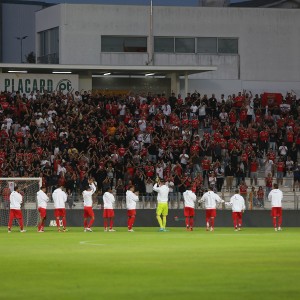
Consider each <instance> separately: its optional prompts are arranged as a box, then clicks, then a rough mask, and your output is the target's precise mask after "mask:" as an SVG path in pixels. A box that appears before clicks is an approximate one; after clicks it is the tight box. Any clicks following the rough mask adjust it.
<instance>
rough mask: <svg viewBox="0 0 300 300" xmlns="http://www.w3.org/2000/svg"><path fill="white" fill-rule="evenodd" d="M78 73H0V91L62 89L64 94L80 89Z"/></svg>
mask: <svg viewBox="0 0 300 300" xmlns="http://www.w3.org/2000/svg"><path fill="white" fill-rule="evenodd" d="M78 80H79V79H78V75H70V74H20V73H12V74H10V73H2V74H0V91H1V92H4V91H5V92H7V91H8V92H12V91H15V92H16V91H19V92H20V93H21V94H23V93H25V94H29V93H31V92H36V91H37V90H39V91H40V92H44V90H47V91H48V92H54V91H61V92H63V93H64V94H66V93H67V92H74V91H77V90H78Z"/></svg>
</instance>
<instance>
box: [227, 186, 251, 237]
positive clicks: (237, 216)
mask: <svg viewBox="0 0 300 300" xmlns="http://www.w3.org/2000/svg"><path fill="white" fill-rule="evenodd" d="M225 204H226V205H228V206H231V208H232V219H233V226H234V230H235V231H239V230H241V227H242V215H243V212H244V210H245V208H246V206H245V199H244V197H243V196H241V195H240V194H239V189H236V190H235V194H234V195H233V196H232V197H231V198H230V201H229V202H225Z"/></svg>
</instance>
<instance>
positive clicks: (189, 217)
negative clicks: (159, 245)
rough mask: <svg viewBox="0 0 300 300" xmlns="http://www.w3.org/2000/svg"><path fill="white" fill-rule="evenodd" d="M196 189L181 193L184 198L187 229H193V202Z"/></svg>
mask: <svg viewBox="0 0 300 300" xmlns="http://www.w3.org/2000/svg"><path fill="white" fill-rule="evenodd" d="M195 192H196V189H195V188H192V189H191V190H186V191H185V192H184V193H183V200H184V216H185V225H186V230H187V231H193V227H194V216H195V202H196V198H197V197H196V194H195Z"/></svg>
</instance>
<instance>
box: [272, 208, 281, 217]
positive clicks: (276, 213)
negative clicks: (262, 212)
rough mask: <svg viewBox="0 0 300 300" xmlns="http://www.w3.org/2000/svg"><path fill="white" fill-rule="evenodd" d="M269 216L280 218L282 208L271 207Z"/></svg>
mask: <svg viewBox="0 0 300 300" xmlns="http://www.w3.org/2000/svg"><path fill="white" fill-rule="evenodd" d="M271 216H272V217H281V216H282V207H272V211H271Z"/></svg>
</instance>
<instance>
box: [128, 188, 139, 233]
mask: <svg viewBox="0 0 300 300" xmlns="http://www.w3.org/2000/svg"><path fill="white" fill-rule="evenodd" d="M138 201H139V196H138V192H137V191H135V187H134V186H133V185H131V186H130V187H129V189H128V190H127V191H126V208H127V217H128V219H127V226H128V231H129V232H133V231H134V230H133V229H132V226H133V224H134V221H135V216H136V203H137V202H138Z"/></svg>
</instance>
